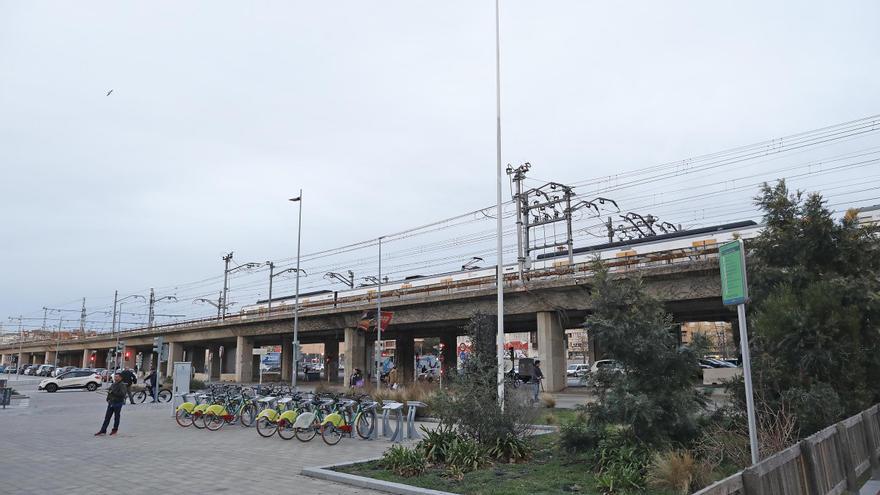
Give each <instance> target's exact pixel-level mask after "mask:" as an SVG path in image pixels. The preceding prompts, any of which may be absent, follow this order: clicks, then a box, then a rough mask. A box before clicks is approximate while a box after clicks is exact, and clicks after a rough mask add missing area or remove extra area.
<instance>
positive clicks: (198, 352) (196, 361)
mask: <svg viewBox="0 0 880 495" xmlns="http://www.w3.org/2000/svg"><path fill="white" fill-rule="evenodd" d="M189 352H190V354H192V356H190V358H189V360H190V361H191V362H192V366H193V369H194V370H196V373H207V372H206V371H205V348H204V347H193V348H192V349H190V351H189Z"/></svg>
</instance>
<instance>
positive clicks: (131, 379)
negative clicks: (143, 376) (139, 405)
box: [119, 369, 137, 404]
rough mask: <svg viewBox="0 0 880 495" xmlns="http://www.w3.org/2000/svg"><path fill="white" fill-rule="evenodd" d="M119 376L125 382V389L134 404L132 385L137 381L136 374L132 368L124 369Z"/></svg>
mask: <svg viewBox="0 0 880 495" xmlns="http://www.w3.org/2000/svg"><path fill="white" fill-rule="evenodd" d="M119 376H120V377H121V378H122V383H124V384H125V391H126V393H127V394H128V400H129V402H131V403H132V404H134V396H133V394H132V392H131V386H132V385H134V384H135V383H137V377H136V376H134V373H132V371H131V370H130V369H124V370H122V372H121V373H119Z"/></svg>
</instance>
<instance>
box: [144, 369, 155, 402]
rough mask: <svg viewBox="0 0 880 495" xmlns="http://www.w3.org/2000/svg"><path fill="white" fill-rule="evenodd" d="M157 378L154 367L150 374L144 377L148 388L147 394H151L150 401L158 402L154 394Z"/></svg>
mask: <svg viewBox="0 0 880 495" xmlns="http://www.w3.org/2000/svg"><path fill="white" fill-rule="evenodd" d="M156 380H157V378H156V370H154V369H151V370H150V374H149V375H147V376H146V377H145V378H144V384H145V387H144V388H146V390H147V395H149V396H150V402H156V398H155V397H154V396H153V388H154V387H155V386H156Z"/></svg>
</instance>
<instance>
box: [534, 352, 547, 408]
mask: <svg viewBox="0 0 880 495" xmlns="http://www.w3.org/2000/svg"><path fill="white" fill-rule="evenodd" d="M543 379H544V372H543V371H541V361H539V360H537V359H536V360H535V367H534V371H533V372H532V381H534V384H533V385H532V386H533V387H534V391H535V396H534V401H535V402H538V393H539V392H540V391H541V380H543Z"/></svg>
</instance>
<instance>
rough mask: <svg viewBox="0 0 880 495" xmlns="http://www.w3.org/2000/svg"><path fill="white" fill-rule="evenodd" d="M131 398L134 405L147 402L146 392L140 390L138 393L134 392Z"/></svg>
mask: <svg viewBox="0 0 880 495" xmlns="http://www.w3.org/2000/svg"><path fill="white" fill-rule="evenodd" d="M132 398H133V399H134V402H135V404H143V403H144V401H145V400H147V391H146V390H141V391H140V392H135V393H134V396H133V397H132Z"/></svg>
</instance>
